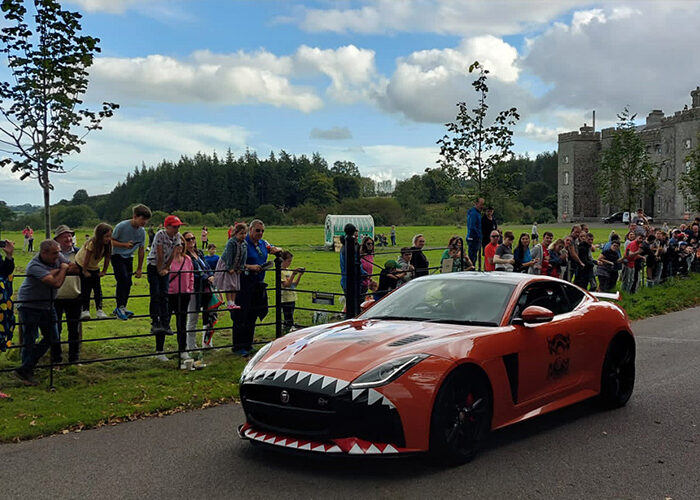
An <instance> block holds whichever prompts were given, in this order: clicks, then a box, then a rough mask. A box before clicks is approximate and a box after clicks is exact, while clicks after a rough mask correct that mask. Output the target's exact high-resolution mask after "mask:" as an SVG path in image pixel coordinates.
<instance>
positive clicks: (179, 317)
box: [168, 293, 191, 351]
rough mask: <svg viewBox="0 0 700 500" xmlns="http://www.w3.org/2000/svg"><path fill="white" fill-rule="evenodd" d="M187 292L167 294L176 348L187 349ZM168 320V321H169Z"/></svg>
mask: <svg viewBox="0 0 700 500" xmlns="http://www.w3.org/2000/svg"><path fill="white" fill-rule="evenodd" d="M190 295H191V294H189V293H174V294H171V295H168V301H169V302H170V312H171V313H172V314H174V315H175V327H176V329H177V350H178V351H185V350H187V309H188V306H189V304H190ZM169 322H170V321H168V323H169Z"/></svg>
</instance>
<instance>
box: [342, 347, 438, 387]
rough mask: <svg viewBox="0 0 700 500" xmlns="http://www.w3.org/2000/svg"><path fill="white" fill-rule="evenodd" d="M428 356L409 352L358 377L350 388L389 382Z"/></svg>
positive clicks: (376, 385) (377, 385) (375, 385)
mask: <svg viewBox="0 0 700 500" xmlns="http://www.w3.org/2000/svg"><path fill="white" fill-rule="evenodd" d="M428 356H429V354H409V355H408V356H402V357H400V358H396V359H392V360H391V361H388V362H386V363H383V364H381V365H379V366H377V367H375V368H372V369H371V370H369V371H368V372H365V373H363V374H362V375H360V376H359V377H357V378H356V379H355V380H353V381H352V383H351V384H350V389H365V388H367V387H379V386H380V385H385V384H388V383H389V382H391V381H392V380H396V379H397V378H399V377H400V376H401V375H402V374H404V373H405V372H406V371H408V370H409V369H410V368H412V367H413V366H415V365H417V364H418V363H420V362H421V361H423V360H424V359H425V358H427V357H428Z"/></svg>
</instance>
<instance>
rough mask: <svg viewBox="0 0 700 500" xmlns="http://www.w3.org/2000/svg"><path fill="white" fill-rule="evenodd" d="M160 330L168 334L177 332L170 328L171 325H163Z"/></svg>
mask: <svg viewBox="0 0 700 500" xmlns="http://www.w3.org/2000/svg"><path fill="white" fill-rule="evenodd" d="M160 331H161V332H162V333H164V334H166V335H175V332H173V331H172V330H171V329H170V325H162V326H161V327H160Z"/></svg>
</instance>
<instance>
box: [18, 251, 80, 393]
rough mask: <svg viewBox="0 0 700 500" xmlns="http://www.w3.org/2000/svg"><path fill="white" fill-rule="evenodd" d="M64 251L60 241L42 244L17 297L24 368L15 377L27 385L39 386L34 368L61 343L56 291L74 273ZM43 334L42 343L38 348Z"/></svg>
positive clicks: (28, 266) (27, 270)
mask: <svg viewBox="0 0 700 500" xmlns="http://www.w3.org/2000/svg"><path fill="white" fill-rule="evenodd" d="M60 249H61V247H60V245H59V244H58V242H56V240H44V241H42V242H41V244H40V245H39V253H38V254H37V255H35V256H34V258H33V259H32V260H30V261H29V264H27V268H26V270H25V275H26V277H25V279H24V281H23V282H22V286H20V288H19V292H18V294H17V304H18V309H19V318H20V322H21V323H22V345H23V347H22V354H21V356H22V365H21V366H20V367H19V368H17V369H15V371H14V374H15V376H16V377H17V378H18V379H20V380H21V381H22V382H23V383H24V384H25V385H37V382H36V380H34V367H35V366H36V365H37V363H38V362H39V360H40V359H41V357H42V356H43V355H44V354H45V353H46V351H48V350H49V348H50V346H51V345H52V344H54V343H55V342H56V341H57V340H58V331H57V330H56V310H55V309H54V301H55V300H56V290H58V289H59V288H60V287H61V285H63V281H64V280H65V278H66V273H67V272H68V271H69V270H71V269H70V268H71V264H70V263H69V262H68V261H67V260H66V258H65V257H63V256H62V255H61V252H60ZM72 266H75V264H72ZM76 270H77V269H76ZM39 331H41V335H42V339H41V342H39V343H38V344H37V343H36V339H37V337H38V336H39Z"/></svg>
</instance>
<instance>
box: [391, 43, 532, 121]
mask: <svg viewBox="0 0 700 500" xmlns="http://www.w3.org/2000/svg"><path fill="white" fill-rule="evenodd" d="M517 56H518V53H517V50H516V49H515V48H514V47H512V46H511V45H509V44H508V43H506V42H504V41H503V40H501V39H499V38H496V37H493V36H482V37H475V38H469V39H465V40H463V41H462V42H461V43H460V45H459V46H458V47H457V48H455V49H452V48H447V49H442V50H438V49H433V50H423V51H418V52H414V53H412V54H410V55H409V56H407V57H405V58H401V59H399V60H398V61H397V65H396V70H395V72H394V74H393V75H392V76H391V79H390V80H389V81H388V82H387V84H386V87H385V89H384V92H383V93H382V94H379V95H378V97H377V99H378V101H379V102H380V104H381V106H383V107H384V108H385V109H387V110H390V111H395V112H400V113H402V114H403V115H405V116H406V117H408V118H409V119H412V120H415V121H423V122H437V123H440V122H446V121H449V120H452V119H454V117H455V114H456V108H455V105H456V103H457V102H458V101H464V100H466V101H467V102H468V103H469V102H472V101H473V99H474V95H475V94H474V91H473V88H472V87H471V85H470V84H471V82H472V81H473V79H474V77H475V75H470V74H469V66H470V65H471V63H473V62H474V61H477V60H478V61H479V62H480V63H481V64H482V66H484V67H485V68H486V69H488V70H489V71H490V74H489V88H490V95H489V99H490V100H491V103H490V105H491V109H497V110H500V109H503V108H504V107H507V108H510V107H512V106H516V107H518V108H523V107H528V106H529V102H530V101H531V100H532V97H531V96H530V94H529V93H528V92H527V91H525V90H524V89H522V88H520V87H519V86H517V85H516V81H517V80H518V76H519V73H520V69H519V67H518V65H517Z"/></svg>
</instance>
